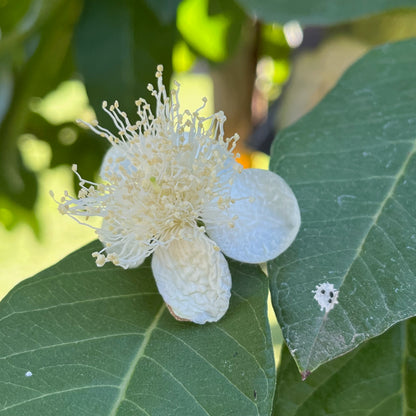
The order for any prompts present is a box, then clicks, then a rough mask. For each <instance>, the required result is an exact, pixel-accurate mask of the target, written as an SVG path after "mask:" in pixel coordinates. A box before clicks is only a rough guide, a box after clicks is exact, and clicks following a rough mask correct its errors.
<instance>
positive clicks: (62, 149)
mask: <svg viewBox="0 0 416 416" xmlns="http://www.w3.org/2000/svg"><path fill="white" fill-rule="evenodd" d="M280 3H284V2H282V1H280ZM390 3H392V2H390ZM399 3H400V2H399ZM404 3H406V1H404ZM255 4H256V2H255V1H254V0H253V1H250V0H238V1H237V0H236V1H234V0H183V1H180V0H171V1H170V0H159V1H156V0H136V1H133V0H119V1H117V2H115V1H113V0H0V299H1V298H2V297H3V296H4V295H5V294H6V293H7V292H8V291H9V290H10V289H11V288H12V287H13V286H14V285H15V284H17V283H18V282H19V281H20V280H22V279H24V278H26V277H29V276H31V275H33V274H35V273H37V272H38V271H40V270H42V269H44V268H45V267H48V266H50V265H51V264H53V263H55V262H56V261H58V260H59V259H61V258H62V257H63V256H65V255H66V254H68V253H69V252H71V251H73V250H74V249H76V248H79V247H80V246H82V245H84V244H85V243H87V242H88V241H91V240H93V239H94V238H95V236H94V233H93V232H92V231H91V230H90V229H88V228H86V227H81V226H78V225H77V224H76V223H75V222H74V221H73V220H71V219H70V218H68V217H65V216H62V215H61V214H59V213H58V211H57V207H56V204H55V203H54V202H53V201H52V199H51V198H50V196H49V190H53V191H55V193H56V194H57V195H58V196H59V195H61V194H62V193H63V191H64V190H68V191H69V193H71V194H74V193H75V190H77V183H76V180H75V179H76V178H75V177H74V175H73V173H72V171H71V168H70V167H71V165H72V164H73V163H77V165H78V170H79V172H80V173H81V175H82V176H83V177H84V178H90V179H93V178H96V177H97V171H98V169H99V166H100V162H101V160H102V157H103V154H104V152H105V151H106V149H107V143H106V141H105V140H104V139H102V138H100V137H98V136H95V135H93V134H91V133H90V132H89V131H87V130H85V129H83V128H81V127H80V126H78V125H77V124H75V123H74V121H75V120H76V119H78V118H82V119H84V120H86V121H91V120H93V119H98V120H99V121H100V123H101V124H102V125H104V126H107V127H108V128H111V120H109V119H108V118H107V117H105V114H104V113H103V112H102V110H101V102H102V101H103V100H107V101H109V102H112V101H114V100H115V99H117V100H118V101H119V102H120V106H121V107H122V108H123V110H125V111H126V112H127V113H128V114H129V115H130V117H131V119H135V117H134V116H135V110H136V109H135V105H134V101H135V100H136V99H137V98H139V97H144V98H146V99H149V93H148V91H147V89H146V86H147V84H148V83H149V82H152V83H153V82H154V73H155V69H156V65H157V64H163V65H164V68H165V71H164V77H165V82H166V83H169V80H173V79H176V80H177V81H179V82H180V83H181V104H182V106H183V108H189V109H191V110H192V109H195V108H197V107H199V106H200V104H201V98H202V97H204V96H206V97H207V98H208V107H207V109H206V112H207V113H212V112H213V111H214V110H216V111H217V110H223V111H224V112H225V114H226V115H227V119H228V121H227V123H226V134H227V135H228V136H231V135H232V134H234V133H235V132H237V133H239V134H240V136H241V140H240V142H239V148H238V149H237V152H239V153H240V158H239V160H240V162H241V163H242V164H243V165H244V166H245V167H250V166H252V167H260V168H266V169H267V166H268V153H269V151H270V145H271V142H272V140H273V139H274V137H275V135H276V132H278V131H279V130H280V129H282V128H284V127H286V126H288V125H290V124H291V123H293V122H295V121H296V120H297V119H298V118H299V117H301V116H302V115H303V114H305V113H306V112H307V111H309V110H310V109H311V108H313V107H314V106H315V105H316V104H317V103H318V102H319V101H320V100H321V99H322V97H323V96H324V95H325V94H326V93H327V92H328V91H329V90H330V89H331V87H332V86H333V85H334V84H335V83H336V81H337V80H338V78H339V77H340V76H341V74H342V73H343V72H344V71H345V69H346V68H348V66H349V65H351V63H353V62H354V61H355V60H357V59H358V58H359V57H360V56H362V55H363V54H364V53H365V52H366V51H367V50H369V49H370V48H372V47H374V46H376V45H379V44H382V43H385V42H391V41H397V40H401V39H405V38H409V37H414V36H416V12H415V9H413V10H412V9H401V10H394V9H392V7H389V10H388V11H383V12H382V13H381V14H377V15H372V16H370V17H362V16H360V18H359V19H357V18H356V19H355V20H353V21H348V18H350V17H351V16H346V15H345V16H344V15H342V13H341V14H340V15H339V16H338V17H337V18H336V19H332V20H331V19H330V21H328V19H326V20H325V19H321V20H322V21H320V19H316V18H311V19H309V20H308V19H307V18H301V19H299V20H296V19H289V18H287V17H285V16H286V15H283V16H280V15H279V16H280V17H279V18H275V17H274V16H271V17H270V19H268V18H267V15H266V17H264V15H263V17H262V18H257V17H256V16H257V12H256V10H255V7H254V6H253V5H255ZM269 4H270V2H269ZM409 4H410V3H409ZM251 6H253V7H251ZM362 14H368V13H366V12H365V11H363V13H362ZM343 16H344V17H346V18H345V19H343ZM277 22H279V23H277ZM375 76H376V74H375ZM149 102H152V100H151V99H149Z"/></svg>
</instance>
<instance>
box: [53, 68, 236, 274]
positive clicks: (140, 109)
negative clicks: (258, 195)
mask: <svg viewBox="0 0 416 416" xmlns="http://www.w3.org/2000/svg"><path fill="white" fill-rule="evenodd" d="M162 71H163V68H162V66H161V65H159V66H158V68H157V73H156V77H157V79H158V82H157V87H158V88H157V89H154V87H153V86H152V85H150V84H149V86H148V90H149V91H150V92H151V94H152V95H153V96H154V97H155V98H156V112H155V115H153V113H152V111H151V108H150V105H149V104H148V103H147V102H146V101H145V100H143V99H140V100H138V101H136V105H137V114H138V116H139V120H138V121H137V122H136V123H135V124H131V123H130V121H129V119H128V117H127V115H126V113H125V112H122V111H121V110H120V109H119V104H118V102H117V101H116V102H115V103H114V104H113V105H111V106H109V107H108V104H107V103H106V102H104V103H103V109H104V111H105V112H106V113H107V114H108V115H109V116H110V117H111V119H112V120H113V122H114V124H115V126H116V128H117V129H118V134H117V136H116V135H114V134H113V133H111V132H110V131H109V130H107V129H105V128H103V127H101V126H99V125H98V123H97V122H93V123H91V124H90V123H86V122H84V121H80V123H82V124H84V125H86V126H87V127H89V128H90V129H91V130H92V131H94V132H95V133H97V134H99V135H100V136H102V137H104V138H106V139H107V140H108V141H109V142H110V143H111V145H112V146H113V150H112V152H110V156H108V157H107V158H106V159H105V162H104V164H103V169H102V171H101V176H102V177H103V179H104V180H105V183H94V182H90V181H87V180H85V179H83V178H82V177H81V176H80V175H79V173H78V172H77V167H76V165H74V166H73V171H74V172H75V174H76V175H77V176H78V178H79V180H80V187H81V189H80V191H79V193H78V198H72V197H71V196H70V195H69V194H68V193H67V192H65V194H64V196H63V197H62V199H61V201H60V202H58V203H59V210H60V212H61V213H62V214H67V215H69V216H71V217H73V218H74V219H75V220H77V221H78V222H80V221H79V220H78V219H77V217H84V218H85V221H84V222H82V224H85V225H87V226H90V227H92V228H94V229H95V231H96V233H97V235H98V238H99V239H100V240H101V241H102V242H103V243H104V245H105V247H104V248H103V250H102V251H100V252H99V253H98V252H97V253H94V254H93V255H94V257H95V258H96V262H97V265H99V266H102V265H103V264H105V263H106V262H108V261H111V262H113V263H114V264H120V265H121V266H123V267H126V268H127V267H134V265H136V264H137V265H138V264H140V263H141V262H142V261H143V258H144V257H146V256H148V255H149V254H151V253H152V252H153V251H154V250H155V248H156V247H158V246H160V245H164V244H169V242H171V241H172V240H174V239H188V238H189V239H191V238H192V233H193V232H194V230H195V229H197V230H198V231H200V232H205V227H204V225H205V224H208V223H209V222H210V221H212V222H215V223H221V222H223V223H224V225H226V226H228V227H231V228H232V227H234V221H235V220H236V219H237V217H235V216H234V217H232V216H230V215H229V214H228V213H227V210H228V208H229V207H230V206H231V204H233V202H234V201H233V199H232V198H231V196H230V185H231V184H232V182H233V179H234V177H235V175H237V174H238V173H240V172H241V170H242V167H241V165H239V164H238V163H236V162H235V161H234V155H233V150H234V148H235V145H236V141H237V140H238V136H237V135H235V136H233V137H231V138H228V139H226V138H224V130H223V125H224V122H225V116H224V114H223V113H222V112H218V113H215V114H213V115H212V116H210V117H202V116H200V111H201V110H202V109H203V108H204V107H205V105H206V102H207V100H206V98H204V99H203V105H202V106H201V107H200V108H198V109H197V110H196V111H194V112H192V113H191V112H190V111H189V110H186V111H184V112H182V113H181V112H180V107H179V100H178V94H179V88H180V87H179V84H177V83H176V88H174V89H172V91H171V94H170V96H168V95H167V93H166V89H165V87H164V85H163V82H162ZM52 196H53V194H52ZM218 208H219V209H220V210H218ZM219 211H220V212H221V215H220V218H219V216H218V212H219ZM89 217H102V225H101V226H99V227H96V226H92V225H90V224H88V223H86V221H87V220H88V218H89ZM137 247H139V248H140V250H137ZM215 248H216V249H218V248H217V247H215Z"/></svg>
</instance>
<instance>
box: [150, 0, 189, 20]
mask: <svg viewBox="0 0 416 416" xmlns="http://www.w3.org/2000/svg"><path fill="white" fill-rule="evenodd" d="M145 1H146V3H147V5H148V6H149V7H150V8H151V9H152V10H153V13H154V14H155V15H156V16H157V17H158V19H159V21H160V22H161V23H162V24H169V23H172V22H175V19H176V9H177V8H178V4H179V3H180V2H181V0H145Z"/></svg>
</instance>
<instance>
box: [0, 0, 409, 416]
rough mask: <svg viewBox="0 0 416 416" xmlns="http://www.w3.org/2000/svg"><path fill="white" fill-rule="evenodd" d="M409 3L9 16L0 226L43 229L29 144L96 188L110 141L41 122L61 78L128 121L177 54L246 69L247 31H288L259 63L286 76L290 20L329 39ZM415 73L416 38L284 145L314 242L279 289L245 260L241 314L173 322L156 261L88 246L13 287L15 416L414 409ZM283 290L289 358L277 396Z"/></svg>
mask: <svg viewBox="0 0 416 416" xmlns="http://www.w3.org/2000/svg"><path fill="white" fill-rule="evenodd" d="M407 6H414V2H413V1H411V0H401V1H394V2H393V1H391V0H377V1H373V2H362V1H358V0H350V1H349V2H345V1H344V2H340V1H336V2H334V1H333V0H317V1H314V2H311V1H309V0H302V1H298V2H293V1H286V0H277V1H270V0H262V1H252V0H238V1H231V0H227V1H225V2H220V1H213V0H211V1H202V0H201V1H196V0H183V1H181V2H180V1H172V2H170V1H166V0H164V1H163V2H160V1H155V0H138V1H133V0H122V1H119V2H113V1H110V0H103V1H98V0H84V1H82V0H72V1H70V2H68V1H64V0H53V1H50V0H32V1H30V0H24V1H19V2H13V1H9V2H7V1H5V2H0V28H1V38H0V180H1V182H0V203H1V204H2V206H1V208H2V209H3V211H4V210H7V211H8V212H9V211H10V213H11V215H12V217H10V216H6V215H3V214H2V212H3V211H2V210H0V221H2V222H3V223H4V225H5V226H7V227H9V228H12V227H13V226H15V225H17V224H18V223H19V221H26V222H28V223H29V224H31V226H32V227H33V228H34V229H36V227H37V224H36V218H35V217H34V215H33V212H32V208H33V206H34V204H35V203H36V199H37V191H38V186H37V173H36V172H35V171H33V170H32V169H31V168H30V167H29V166H27V165H26V164H25V161H24V158H23V157H22V154H21V149H20V147H19V137H20V136H21V135H22V134H23V133H30V134H32V135H34V136H35V137H37V138H38V139H39V140H43V141H45V142H47V143H48V144H49V145H50V147H51V150H52V159H51V165H50V166H51V167H55V166H58V165H61V164H72V163H74V162H76V163H77V164H78V167H79V170H80V171H81V170H82V172H83V176H85V177H93V175H94V173H95V172H96V171H97V169H98V167H99V165H100V162H101V160H102V156H103V154H104V152H105V149H106V146H105V143H104V142H103V141H100V140H99V139H97V138H96V137H95V136H94V135H91V134H90V133H88V132H87V131H86V130H85V129H82V128H80V127H78V126H76V125H74V124H73V123H68V122H58V123H53V122H52V121H50V120H47V119H46V118H45V117H44V116H43V115H42V114H41V113H40V112H39V111H37V110H36V105H35V104H36V99H39V98H42V97H45V96H46V95H47V94H48V93H49V92H50V91H53V90H54V89H55V88H56V87H57V86H58V85H59V84H61V83H62V81H64V80H67V79H70V78H74V77H78V78H80V79H81V80H82V81H83V82H84V83H85V87H86V90H87V93H88V96H89V100H90V103H91V104H92V106H93V107H94V109H95V110H99V108H100V105H101V101H102V100H104V99H106V100H109V101H113V100H114V99H118V100H119V101H120V102H121V103H122V105H123V108H128V106H132V105H133V102H134V100H135V99H136V98H138V97H141V96H143V97H147V91H146V85H147V83H148V82H150V81H152V80H153V75H154V71H155V67H156V64H159V63H163V64H164V66H165V76H166V77H168V76H169V75H170V74H171V73H172V71H173V67H172V55H173V54H174V53H175V52H174V51H175V50H179V49H180V50H181V53H183V54H185V55H187V57H188V58H187V59H188V60H189V61H192V59H194V58H195V56H202V57H203V58H205V59H206V60H208V61H209V62H210V65H211V66H212V67H215V68H221V65H223V64H225V65H227V63H229V62H232V61H231V59H230V58H231V57H232V56H233V53H234V52H235V51H236V50H237V49H238V47H239V45H240V43H241V37H242V36H243V35H242V33H243V30H242V28H243V27H245V25H246V24H247V22H249V24H251V20H250V16H257V17H258V18H259V19H260V20H263V21H264V22H270V23H273V24H271V25H266V24H262V27H261V30H260V31H259V33H260V35H259V39H261V42H260V44H259V51H260V52H258V53H259V55H258V56H256V59H260V58H261V56H262V54H267V55H269V56H271V57H272V58H273V59H275V62H277V61H278V60H279V59H280V60H286V59H288V57H289V55H290V49H289V47H288V45H287V43H286V42H285V40H284V36H283V30H282V29H281V28H280V27H276V25H275V24H274V23H276V22H278V23H286V22H287V21H288V20H293V19H294V20H298V21H300V22H301V23H303V24H320V25H328V24H334V23H337V22H344V21H347V20H350V19H357V18H360V17H362V16H366V15H368V14H371V13H375V12H383V11H387V10H390V9H392V8H395V7H407ZM197 15H198V16H199V20H198V19H196V17H195V16H197ZM193 18H195V20H192V19H193ZM350 24H351V25H353V24H354V23H350ZM362 31H363V30H362V23H361V26H360V27H359V29H358V32H360V34H361V33H362ZM352 32H353V31H352ZM384 40H385V39H384ZM178 45H179V46H178ZM174 61H175V60H174ZM184 66H186V65H184ZM415 67H416V40H408V41H404V42H398V43H392V44H387V45H384V46H381V47H378V48H376V49H374V50H373V51H371V52H369V53H368V54H367V55H365V56H364V57H363V58H362V59H361V60H359V61H358V62H357V63H356V64H354V65H353V66H352V67H351V68H350V69H349V70H348V71H347V72H346V73H345V75H344V76H343V77H342V78H341V80H340V81H339V83H338V84H337V85H336V86H335V88H334V89H333V90H332V91H331V92H330V93H329V94H328V95H327V96H326V98H325V99H324V100H323V101H322V102H321V103H320V104H319V105H318V106H317V107H316V108H315V109H314V110H313V111H312V112H310V113H309V114H307V115H306V116H305V117H303V118H302V119H300V120H299V121H298V122H297V123H295V124H294V125H292V126H291V127H289V128H287V129H286V130H284V131H282V132H281V133H280V134H279V135H278V136H277V138H276V140H275V143H274V145H273V148H272V154H271V165H270V168H271V170H273V171H275V172H277V173H279V174H280V175H281V176H282V177H284V178H285V180H287V182H288V183H289V184H290V186H291V187H292V188H293V190H294V192H295V194H296V196H297V197H298V201H299V205H300V208H301V212H302V220H303V225H302V228H301V232H300V234H299V236H298V238H297V240H296V241H295V243H294V244H293V246H292V247H291V248H290V249H289V250H288V251H287V252H285V253H284V254H283V255H282V256H280V257H279V258H277V259H276V260H274V261H272V262H270V264H269V265H268V272H269V281H268V280H267V279H266V277H265V276H264V275H263V273H262V272H261V270H260V268H259V267H258V266H253V265H246V264H241V263H237V262H233V261H230V269H231V273H232V277H233V294H232V298H231V308H230V310H229V312H228V313H227V314H226V316H225V317H224V319H222V320H221V321H219V322H218V323H215V324H207V325H204V326H198V325H194V324H190V323H186V322H185V323H184V322H176V321H174V320H173V318H172V317H171V316H170V315H169V314H168V313H167V311H166V309H165V306H164V305H163V303H162V299H161V298H160V296H159V295H158V293H157V290H156V287H155V284H154V281H153V277H152V275H151V271H150V267H149V263H148V262H146V263H145V264H144V265H142V266H140V268H138V269H134V270H129V271H124V270H122V269H120V268H116V267H113V266H109V265H106V266H105V267H104V268H102V269H97V268H96V266H95V263H94V261H93V259H92V258H91V257H90V253H91V251H93V247H92V246H87V247H84V248H83V249H81V250H79V251H77V252H74V253H72V254H71V255H69V256H68V257H67V258H65V259H64V260H62V261H61V262H60V263H58V264H56V265H55V266H52V267H51V268H49V269H47V270H45V271H43V272H42V273H40V274H38V275H36V276H34V277H32V278H30V279H28V280H26V281H24V282H22V283H21V284H19V285H18V286H17V287H16V288H14V289H13V290H12V291H11V292H10V293H9V294H8V295H7V296H6V297H5V298H4V299H3V300H2V302H1V303H0V415H1V416H3V415H4V416H11V415H25V414H30V415H31V416H36V415H56V414H60V415H74V414H79V415H84V414H85V415H86V414H96V415H116V414H118V415H129V414H135V415H136V414H143V415H152V416H153V415H155V416H156V415H166V414H178V415H187V414H189V415H198V414H201V415H207V414H209V415H222V414H227V415H228V414H229V415H232V414H235V415H252V414H253V415H254V414H257V415H261V416H263V415H264V416H265V415H271V414H273V415H274V416H289V415H290V416H295V415H296V416H301V415H311V416H314V415H317V416H320V415H323V414H335V413H341V412H342V413H343V414H345V415H351V416H361V415H363V416H364V415H368V414H373V415H390V414H391V415H393V414H394V415H410V414H413V413H415V412H416V403H415V401H414V397H413V396H412V395H411V394H410V393H411V392H412V391H413V390H414V388H415V384H416V382H415V380H416V374H415V363H416V361H415V360H416V325H415V319H414V318H413V319H412V317H414V316H415V315H416V306H415V302H414V298H415V295H416V285H415V278H416V262H415V258H416V256H415V255H414V253H415V251H416V220H415V218H416V212H415V206H414V200H415V190H414V189H415V188H414V186H415V184H416V170H415V169H416V165H415V161H416V159H415V149H416V141H415V138H416V102H415V96H416V73H415V71H414V68H415ZM233 70H234V71H239V68H234V69H233ZM127 112H128V110H127ZM130 112H132V107H130ZM64 133H65V134H69V135H70V136H71V140H66V141H65V140H62V135H63V134H64ZM93 246H94V247H99V244H98V243H93ZM324 282H330V283H332V284H333V285H334V287H335V288H336V289H337V290H339V299H338V300H339V303H338V304H336V305H335V306H334V308H333V309H332V310H330V311H329V312H325V311H321V310H320V308H319V305H318V303H317V302H316V300H315V299H314V294H313V291H314V290H315V288H316V286H317V285H319V284H320V283H324ZM268 283H270V292H271V297H272V301H273V306H274V312H275V313H276V316H277V318H278V321H279V324H280V326H281V327H282V330H283V335H284V339H285V342H286V343H287V346H288V348H287V347H285V346H284V347H283V349H282V355H281V359H280V364H279V366H278V370H277V383H276V384H275V382H276V373H275V368H274V360H273V347H272V343H271V336H270V330H269V323H268V319H267V313H266V299H267V295H268V287H267V286H268ZM269 313H273V311H269ZM299 370H300V371H301V372H302V375H303V378H306V381H302V380H301V375H300V374H299Z"/></svg>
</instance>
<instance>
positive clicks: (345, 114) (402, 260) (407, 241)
mask: <svg viewBox="0 0 416 416" xmlns="http://www.w3.org/2000/svg"><path fill="white" fill-rule="evenodd" d="M415 67H416V41H415V40H410V41H405V42H400V43H396V44H391V45H385V46H383V47H380V48H377V49H375V50H373V51H372V52H370V53H368V54H367V55H366V56H365V57H363V58H362V59H361V60H360V61H358V62H357V63H356V64H354V65H353V66H352V67H351V68H350V69H349V70H348V71H347V72H346V73H345V75H344V76H343V78H342V79H341V80H340V82H339V83H338V85H337V86H336V87H335V88H334V89H333V90H332V91H331V92H330V93H329V94H328V95H327V96H326V97H325V99H324V100H323V101H322V102H321V103H320V104H319V105H318V106H317V107H316V108H315V109H314V110H312V112H310V113H309V114H308V115H306V116H305V117H303V118H302V119H301V120H300V121H299V122H297V123H296V124H294V125H293V126H291V127H289V128H288V129H286V130H284V131H283V132H282V133H281V134H280V135H279V136H278V137H277V138H276V141H275V143H274V146H273V148H272V160H271V170H273V171H275V172H277V173H279V174H280V175H281V176H282V177H284V178H285V179H286V180H287V181H288V183H289V184H290V185H291V186H292V189H293V190H294V192H295V194H296V196H297V198H298V201H299V205H300V208H301V214H302V227H301V230H300V233H299V235H298V237H297V239H296V241H295V243H294V244H293V246H292V247H291V248H290V249H289V250H288V251H287V252H286V253H285V254H284V255H283V256H280V257H279V258H278V259H276V260H275V261H273V262H271V263H270V265H269V272H270V276H271V291H272V300H273V305H274V308H275V311H276V314H277V317H278V320H279V322H280V325H281V327H282V330H283V334H284V337H285V339H286V341H287V343H288V346H289V349H290V350H291V352H292V354H293V355H294V357H295V359H296V361H297V363H298V366H299V368H300V370H301V371H312V370H314V369H316V368H317V367H318V366H319V365H321V364H322V363H324V362H326V361H329V360H331V359H333V358H335V357H337V356H339V355H341V354H344V353H345V352H347V351H350V350H352V349H354V348H355V347H357V346H358V345H359V344H360V343H362V342H363V341H365V340H367V339H368V338H371V337H375V336H377V335H379V334H381V333H383V332H384V331H385V330H386V329H387V328H389V327H390V326H392V325H393V324H395V323H396V322H398V321H401V320H404V319H406V318H408V317H411V316H414V315H416V303H415V299H416V284H415V282H416V204H415V203H414V201H415V198H416V187H415V185H416V157H415V149H416V99H415V98H416V71H415ZM325 282H329V283H331V284H333V285H334V286H335V288H336V289H339V304H337V305H335V308H334V309H333V310H331V311H330V312H328V313H327V314H326V313H325V311H321V310H320V307H319V305H318V303H317V302H316V301H315V299H314V294H313V293H312V291H314V290H315V287H316V285H318V284H320V283H325Z"/></svg>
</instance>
